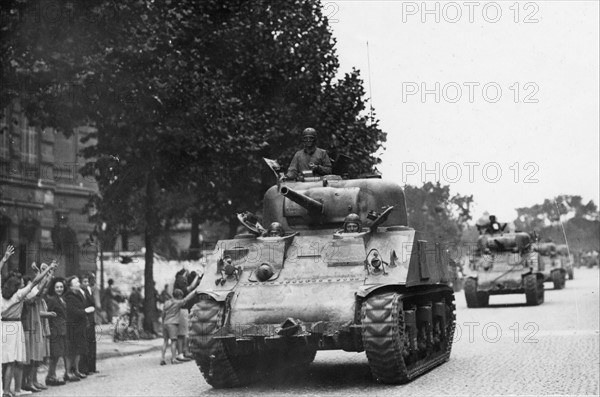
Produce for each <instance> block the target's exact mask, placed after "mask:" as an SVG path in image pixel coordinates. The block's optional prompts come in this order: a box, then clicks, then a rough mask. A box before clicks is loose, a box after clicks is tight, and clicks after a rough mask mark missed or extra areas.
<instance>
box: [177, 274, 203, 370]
mask: <svg viewBox="0 0 600 397" xmlns="http://www.w3.org/2000/svg"><path fill="white" fill-rule="evenodd" d="M188 283H189V284H188ZM198 284H200V276H199V275H198V273H196V272H194V271H193V272H191V273H190V274H188V275H187V277H186V280H185V284H182V286H181V289H182V292H183V295H187V294H188V292H189V291H193V290H194V289H196V287H197V286H198ZM184 288H185V289H184ZM188 303H189V302H188ZM188 303H186V304H185V305H183V306H182V307H181V309H180V310H179V329H178V331H177V351H178V352H179V354H178V355H177V360H179V361H190V360H191V358H190V357H191V354H190V353H189V351H188V349H187V347H188V346H187V344H188V334H189V325H188V318H189V314H190V307H189V305H188Z"/></svg>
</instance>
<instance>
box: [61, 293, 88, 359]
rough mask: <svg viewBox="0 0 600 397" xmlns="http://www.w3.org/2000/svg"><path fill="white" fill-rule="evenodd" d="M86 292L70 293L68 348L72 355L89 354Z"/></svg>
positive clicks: (68, 298)
mask: <svg viewBox="0 0 600 397" xmlns="http://www.w3.org/2000/svg"><path fill="white" fill-rule="evenodd" d="M84 294H85V292H79V291H76V292H73V291H68V292H67V293H66V294H65V301H66V302H67V347H68V349H69V352H70V354H73V355H75V354H86V352H87V339H86V338H87V336H86V335H87V332H86V329H87V313H86V312H85V308H86V307H87V304H86V298H85V295H84Z"/></svg>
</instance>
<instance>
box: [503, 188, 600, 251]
mask: <svg viewBox="0 0 600 397" xmlns="http://www.w3.org/2000/svg"><path fill="white" fill-rule="evenodd" d="M516 210H517V218H516V219H515V221H514V223H515V227H516V228H517V229H519V230H523V231H527V232H533V231H536V232H537V234H538V235H539V236H540V237H541V238H542V239H550V240H552V241H554V242H556V243H558V244H564V243H565V242H567V243H569V246H570V247H571V249H572V250H574V251H589V250H593V249H595V250H598V241H600V220H599V214H598V207H597V206H596V204H595V203H594V202H593V201H592V200H590V201H588V202H587V203H586V204H584V201H583V198H582V197H581V196H577V195H561V196H557V197H555V198H553V199H545V200H544V201H543V203H542V204H534V205H532V206H531V207H522V208H517V209H516ZM565 236H566V237H567V241H565Z"/></svg>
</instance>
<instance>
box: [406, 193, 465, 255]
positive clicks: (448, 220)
mask: <svg viewBox="0 0 600 397" xmlns="http://www.w3.org/2000/svg"><path fill="white" fill-rule="evenodd" d="M404 193H405V196H406V207H407V212H408V223H409V226H411V227H413V228H415V229H416V230H417V231H419V232H421V233H423V235H424V237H425V239H426V240H430V241H437V242H443V243H448V244H454V243H458V242H459V241H460V239H461V236H462V233H463V230H465V229H466V227H467V222H468V221H469V220H471V218H472V216H471V204H472V203H473V196H462V195H460V194H456V195H454V196H452V195H451V194H450V186H448V185H444V186H442V185H441V184H440V183H439V182H437V183H435V184H434V183H431V182H426V183H425V184H423V186H421V187H416V186H411V185H407V186H406V187H405V188H404Z"/></svg>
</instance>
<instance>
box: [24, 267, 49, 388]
mask: <svg viewBox="0 0 600 397" xmlns="http://www.w3.org/2000/svg"><path fill="white" fill-rule="evenodd" d="M31 267H32V269H33V272H34V274H35V275H36V276H37V275H38V274H39V273H40V269H38V267H37V265H36V264H35V263H33V264H32V265H31ZM47 267H48V265H46V264H45V263H42V265H41V268H42V271H43V270H46V268H47ZM51 276H52V272H50V273H48V275H47V276H46V277H44V279H43V280H42V281H41V282H40V284H39V285H38V291H39V292H38V293H37V295H35V296H33V297H32V298H31V299H28V300H26V303H25V307H26V308H27V312H28V315H27V317H26V318H25V319H24V320H25V322H26V324H25V323H24V324H23V329H24V330H25V342H26V344H27V345H26V347H25V351H26V355H27V362H26V365H25V367H24V370H23V382H22V383H23V384H22V387H21V388H22V389H23V390H28V391H31V392H39V391H40V390H45V389H47V387H46V386H44V385H42V384H41V383H39V382H38V381H37V373H38V367H39V366H40V365H41V364H42V363H43V361H44V358H45V357H46V356H47V355H48V354H47V348H46V338H44V335H43V329H42V328H43V325H44V323H43V322H42V316H43V315H45V314H47V313H46V311H45V306H44V304H43V302H44V300H43V299H42V293H43V292H44V291H45V289H46V286H47V285H48V283H49V281H50V278H51ZM44 321H46V320H45V319H44Z"/></svg>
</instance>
